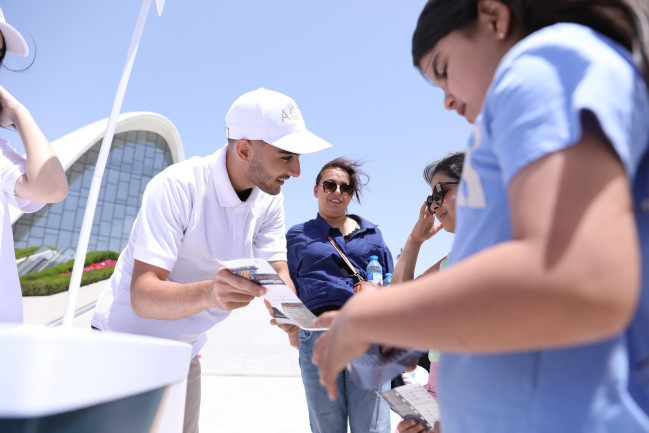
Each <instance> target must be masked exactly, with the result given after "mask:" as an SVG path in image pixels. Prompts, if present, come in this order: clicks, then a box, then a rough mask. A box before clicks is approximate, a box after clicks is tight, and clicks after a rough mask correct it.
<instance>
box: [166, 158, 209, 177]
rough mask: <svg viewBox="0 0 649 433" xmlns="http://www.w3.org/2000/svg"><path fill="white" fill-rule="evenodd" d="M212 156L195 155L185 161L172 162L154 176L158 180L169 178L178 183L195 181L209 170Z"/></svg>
mask: <svg viewBox="0 0 649 433" xmlns="http://www.w3.org/2000/svg"><path fill="white" fill-rule="evenodd" d="M210 156H211V155H209V156H193V157H191V158H189V159H185V160H184V161H179V162H176V163H174V164H171V165H170V166H168V167H167V168H165V169H164V170H162V171H161V172H160V173H158V174H156V175H155V176H154V177H153V178H154V179H157V181H162V180H167V181H175V182H178V183H187V182H193V181H195V180H196V179H197V178H198V177H204V176H205V174H206V173H208V172H209V165H210V164H209V163H210Z"/></svg>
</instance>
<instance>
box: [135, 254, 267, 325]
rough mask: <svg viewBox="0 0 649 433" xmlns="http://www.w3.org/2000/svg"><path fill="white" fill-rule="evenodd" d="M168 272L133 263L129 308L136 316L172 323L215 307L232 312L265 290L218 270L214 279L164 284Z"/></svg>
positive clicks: (227, 271) (136, 262)
mask: <svg viewBox="0 0 649 433" xmlns="http://www.w3.org/2000/svg"><path fill="white" fill-rule="evenodd" d="M167 277H169V271H167V270H166V269H163V268H159V267H157V266H153V265H150V264H148V263H145V262H141V261H139V260H135V261H134V264H133V277H132V280H131V306H132V307H133V311H134V312H135V313H136V314H137V315H138V316H140V317H144V318H147V319H160V320H176V319H183V318H185V317H189V316H193V315H194V314H197V313H200V312H202V311H205V310H207V309H208V308H218V309H220V310H222V311H232V310H235V309H237V308H241V307H245V306H246V305H248V304H249V303H250V301H252V300H253V299H254V298H255V297H258V296H263V295H264V293H266V289H264V288H263V287H261V286H258V285H257V284H255V283H253V282H251V281H249V280H247V279H245V278H240V277H238V276H236V275H233V274H232V273H231V272H230V271H229V270H227V269H225V268H221V269H219V270H218V271H217V273H216V277H215V278H214V280H204V281H197V282H195V283H186V284H181V283H174V282H172V281H167Z"/></svg>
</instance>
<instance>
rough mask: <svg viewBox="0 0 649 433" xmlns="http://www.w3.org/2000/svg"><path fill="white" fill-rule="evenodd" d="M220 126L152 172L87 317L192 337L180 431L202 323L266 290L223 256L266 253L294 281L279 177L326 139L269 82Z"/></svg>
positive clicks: (196, 384)
mask: <svg viewBox="0 0 649 433" xmlns="http://www.w3.org/2000/svg"><path fill="white" fill-rule="evenodd" d="M225 126H226V128H225V131H226V136H227V138H228V143H227V145H225V146H223V147H222V148H221V149H219V150H217V151H216V152H215V153H214V154H212V155H209V156H206V157H193V158H190V159H188V160H186V161H183V162H180V163H177V164H174V165H172V166H170V167H168V168H167V169H165V170H164V171H162V172H161V173H160V174H158V175H156V176H155V177H154V178H153V179H151V181H150V182H149V184H148V185H147V187H146V190H145V192H144V197H143V200H142V207H141V209H140V212H139V215H138V217H137V219H136V220H135V223H134V225H133V230H132V232H131V235H130V238H129V242H128V245H127V246H126V248H125V249H124V251H122V253H121V255H120V257H119V259H118V261H117V265H116V267H115V273H114V274H113V276H112V277H111V279H110V281H109V283H108V285H107V287H106V289H105V290H104V291H103V293H102V294H101V296H100V298H99V300H98V302H97V307H96V310H95V313H94V315H93V317H92V326H93V327H95V328H97V329H99V330H102V331H116V332H126V333H132V334H141V335H149V336H153V337H162V338H169V339H172V340H178V341H183V342H187V343H189V344H191V345H192V361H191V366H190V371H189V376H188V383H187V400H186V407H185V421H184V431H185V432H186V433H188V432H196V431H198V418H199V411H200V371H201V369H200V362H199V358H198V352H199V351H200V350H201V348H202V347H203V345H204V344H205V341H206V339H207V337H206V335H205V333H206V332H207V331H208V330H209V329H210V328H211V327H212V326H214V325H216V324H217V323H219V322H221V321H222V320H224V319H225V318H226V317H227V316H228V315H229V313H230V311H232V310H234V309H237V308H242V307H245V306H246V305H248V304H249V303H250V302H251V301H252V300H253V299H254V298H255V297H258V296H261V295H263V294H264V293H265V290H264V288H263V287H261V286H258V285H257V284H255V283H253V282H251V281H248V280H246V279H244V278H240V277H237V276H234V275H233V274H232V273H230V272H229V271H228V270H227V269H224V268H221V265H220V263H221V262H222V261H225V260H231V259H241V258H250V257H253V256H254V257H255V258H261V259H266V260H268V261H269V262H270V264H271V265H272V267H273V268H274V269H275V270H276V271H277V273H278V274H279V275H280V276H281V277H282V279H283V280H284V281H285V282H286V284H287V285H289V287H291V288H293V285H292V283H291V278H290V276H289V272H288V266H287V264H286V238H285V234H284V233H285V225H284V206H283V204H284V198H283V196H282V194H281V192H280V190H281V187H282V185H283V184H284V182H285V181H286V180H288V179H289V178H290V177H298V176H299V175H300V159H299V158H300V155H301V154H303V153H312V152H317V151H320V150H323V149H325V148H327V147H330V146H331V145H330V144H329V143H327V142H325V141H324V140H322V139H320V138H319V137H317V136H316V135H314V134H312V133H311V132H309V131H308V130H307V129H306V126H305V123H304V119H303V118H302V114H301V113H300V110H299V108H298V106H297V104H296V103H295V102H294V101H293V100H292V99H291V98H289V97H288V96H286V95H283V94H281V93H278V92H275V91H272V90H266V89H258V90H254V91H251V92H248V93H245V94H244V95H242V96H241V97H239V98H238V99H237V100H236V101H235V102H234V104H233V105H232V107H230V110H229V111H228V113H227V115H226V118H225ZM291 331H294V332H296V331H297V328H294V329H291ZM292 336H294V337H296V336H297V335H296V334H295V333H293V334H292ZM225 415H227V414H224V416H225Z"/></svg>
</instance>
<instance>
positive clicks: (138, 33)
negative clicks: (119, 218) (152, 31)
mask: <svg viewBox="0 0 649 433" xmlns="http://www.w3.org/2000/svg"><path fill="white" fill-rule="evenodd" d="M150 6H151V0H142V7H141V9H140V15H139V17H138V20H137V24H136V25H135V30H134V31H133V37H132V38H131V45H130V47H129V49H128V54H127V56H126V63H125V64H124V69H123V70H122V77H121V78H120V80H119V85H118V86H117V93H116V94H115V100H114V101H113V108H112V110H111V112H110V117H109V118H108V125H107V126H106V132H105V133H104V138H103V140H102V142H101V147H100V150H99V156H98V158H97V165H96V166H95V172H94V174H93V176H92V183H91V184H90V192H89V193H88V203H87V205H86V211H85V213H84V215H83V222H82V224H81V233H80V234H79V243H78V245H77V252H76V256H75V258H74V267H73V268H72V277H71V279H70V287H69V289H68V298H67V301H66V304H65V313H64V314H63V326H64V327H71V326H72V320H73V319H74V312H75V308H76V305H77V297H78V294H79V287H80V286H81V276H82V275H83V267H84V262H85V260H86V253H87V251H88V241H89V240H90V230H91V229H92V221H93V219H94V217H95V208H96V207H97V198H98V196H99V187H100V186H101V178H102V177H103V175H104V168H105V167H106V161H107V160H108V152H109V151H110V146H111V144H112V143H113V136H114V135H115V128H116V126H117V117H118V116H119V112H120V110H121V108H122V102H123V101H124V94H125V93H126V87H127V85H128V80H129V78H130V76H131V70H132V69H133V62H134V61H135V56H136V54H137V49H138V47H139V45H140V39H141V38H142V31H143V30H144V24H145V22H146V17H147V14H148V11H149V7H150ZM159 12H161V11H160V10H159Z"/></svg>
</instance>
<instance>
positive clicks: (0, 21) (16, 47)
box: [0, 9, 29, 57]
mask: <svg viewBox="0 0 649 433" xmlns="http://www.w3.org/2000/svg"><path fill="white" fill-rule="evenodd" d="M0 32H2V36H4V39H5V44H6V45H7V52H9V53H14V54H18V55H19V56H23V57H25V56H26V55H27V54H29V47H28V46H27V42H25V39H24V38H23V37H22V35H21V34H20V33H18V30H16V29H14V28H13V27H11V26H10V25H9V24H7V21H5V16H4V14H3V13H2V9H0Z"/></svg>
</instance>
